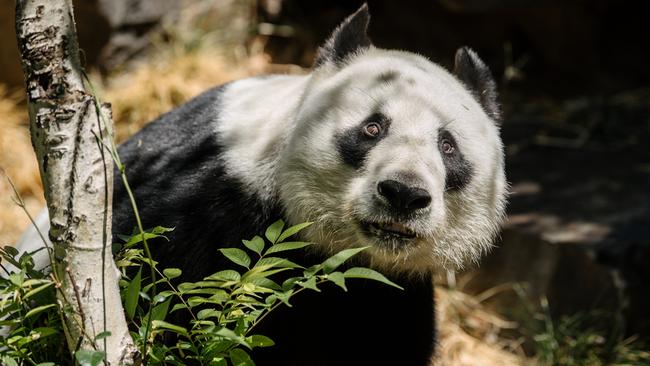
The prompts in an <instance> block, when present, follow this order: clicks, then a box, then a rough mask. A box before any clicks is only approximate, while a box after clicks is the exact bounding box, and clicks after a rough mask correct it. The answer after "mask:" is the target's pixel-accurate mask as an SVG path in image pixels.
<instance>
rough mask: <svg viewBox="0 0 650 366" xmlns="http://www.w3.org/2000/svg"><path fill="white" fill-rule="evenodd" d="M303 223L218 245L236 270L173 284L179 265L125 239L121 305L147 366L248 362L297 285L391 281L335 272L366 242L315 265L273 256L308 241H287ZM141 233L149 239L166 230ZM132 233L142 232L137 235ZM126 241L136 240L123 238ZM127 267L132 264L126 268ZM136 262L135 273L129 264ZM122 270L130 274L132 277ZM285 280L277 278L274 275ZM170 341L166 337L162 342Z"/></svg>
mask: <svg viewBox="0 0 650 366" xmlns="http://www.w3.org/2000/svg"><path fill="white" fill-rule="evenodd" d="M307 226H309V223H304V224H300V225H296V226H292V227H289V228H286V229H285V224H284V222H283V221H281V220H280V221H277V222H275V223H273V224H272V225H271V226H269V227H268V228H267V230H266V231H265V233H264V238H262V237H261V236H255V237H254V238H252V239H250V240H243V241H242V243H243V248H246V249H248V250H249V252H247V251H245V250H244V249H242V248H222V249H219V250H218V251H219V252H220V253H221V254H222V255H224V257H226V258H227V259H228V260H230V261H231V262H232V263H233V264H234V266H233V268H239V270H235V269H224V270H221V271H219V272H216V273H214V274H212V275H210V276H207V277H205V278H204V279H203V280H201V281H198V282H193V283H189V282H183V283H180V284H176V283H175V282H173V281H172V280H174V279H176V278H178V277H179V276H181V274H182V273H181V270H180V269H177V268H166V269H163V270H162V271H161V270H160V269H159V268H158V267H157V263H155V262H154V261H152V260H149V259H148V258H146V256H145V255H144V251H143V250H142V249H137V248H136V247H134V246H133V245H130V244H129V245H123V246H122V248H123V250H122V251H120V253H119V255H118V260H117V263H118V264H119V265H120V268H121V270H122V271H123V273H124V274H125V278H124V279H123V280H122V281H121V287H122V295H123V297H124V303H125V311H126V313H127V315H128V318H129V319H131V320H132V325H133V332H132V336H133V338H134V340H135V341H136V343H138V345H139V347H141V348H142V345H143V344H145V343H146V344H147V347H146V348H147V350H148V352H147V357H145V359H146V362H147V364H149V365H163V364H171V365H183V364H185V363H186V360H196V361H198V362H199V363H202V364H207V365H223V366H227V365H242V366H244V365H254V364H255V363H254V361H253V360H252V359H251V356H250V351H251V350H253V349H255V348H257V347H271V346H273V345H274V343H273V340H272V339H270V338H268V337H266V336H264V335H261V334H257V333H255V332H254V330H255V328H256V327H257V325H258V324H259V323H260V322H261V321H263V320H264V318H265V317H266V316H267V315H268V314H269V313H270V312H272V311H273V310H274V309H276V308H277V307H279V306H282V305H286V306H291V299H292V298H293V296H296V295H297V294H299V293H300V292H302V291H305V290H312V291H320V286H321V285H322V284H324V283H326V282H332V283H334V284H336V285H337V286H339V287H341V288H342V289H343V290H346V291H347V287H346V282H345V281H346V280H347V279H350V278H364V279H369V280H375V281H379V282H383V283H385V284H387V285H391V286H395V287H398V288H401V287H399V286H398V285H396V284H394V283H392V282H391V281H390V280H388V279H387V278H386V277H384V276H383V275H381V274H380V273H378V272H376V271H373V270H371V269H368V268H358V267H355V268H351V269H348V270H347V271H345V272H338V271H336V269H337V268H339V267H340V266H341V265H342V264H343V263H344V262H346V261H347V260H348V259H350V258H351V257H353V256H354V255H356V254H358V253H359V252H361V251H363V250H364V249H366V248H353V249H346V250H343V251H341V252H339V253H337V254H335V255H334V256H332V257H331V258H329V259H327V260H326V261H324V262H323V263H321V264H317V265H314V266H311V267H309V268H305V267H303V266H301V265H300V264H297V263H294V262H292V261H290V260H288V259H286V258H282V257H278V256H277V255H278V254H284V253H286V252H289V251H295V250H300V249H303V248H305V247H307V246H309V245H311V244H312V243H307V242H298V241H285V240H287V239H289V238H290V237H292V236H293V235H295V234H297V233H298V232H299V231H300V230H302V229H304V228H306V227H307ZM157 230H158V231H157V232H156V233H154V232H152V231H148V232H147V239H153V238H156V237H157V236H161V235H162V234H164V232H165V231H164V230H162V229H161V228H158V229H157ZM137 236H141V235H140V234H137ZM123 239H124V240H125V242H126V243H134V242H136V239H133V238H132V237H131V238H123ZM142 265H149V266H152V267H153V269H154V270H155V273H156V274H157V275H156V278H157V279H156V281H155V282H156V284H158V285H159V286H158V289H162V291H159V292H157V293H154V286H152V285H153V283H152V282H151V278H149V277H145V275H144V274H145V273H147V271H144V270H143V269H142ZM128 267H133V268H131V270H129V271H127V268H128ZM136 268H137V271H135V269H136ZM127 273H135V274H134V275H132V278H131V279H130V280H128V279H127V277H126V274H127ZM279 276H281V278H284V279H285V280H284V281H282V283H278V282H277V281H278V279H280V277H279ZM172 313H175V314H177V313H184V315H186V316H187V317H188V318H189V319H191V320H190V321H189V324H182V325H179V324H173V323H172V321H173V320H172V319H176V317H174V316H170V314H172ZM148 327H150V329H151V332H147V329H148ZM163 338H165V339H167V340H169V339H173V340H174V341H173V344H170V342H162V341H161V340H162V339H163Z"/></svg>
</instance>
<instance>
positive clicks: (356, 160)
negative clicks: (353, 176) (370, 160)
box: [334, 113, 390, 169]
mask: <svg viewBox="0 0 650 366" xmlns="http://www.w3.org/2000/svg"><path fill="white" fill-rule="evenodd" d="M371 122H375V123H378V124H379V125H380V126H381V134H380V135H379V136H377V137H374V138H372V137H368V136H366V135H365V134H364V133H363V127H364V126H365V125H367V124H368V123H371ZM389 128H390V119H389V118H388V117H386V116H385V115H383V114H381V113H373V114H372V115H370V116H369V117H368V118H366V119H365V120H364V121H363V122H361V123H360V124H359V125H358V126H355V127H352V128H350V129H348V130H347V131H345V132H343V133H342V134H339V135H337V136H335V137H334V138H335V139H336V146H337V147H338V150H339V154H340V155H341V159H342V160H343V161H344V162H345V163H346V164H348V165H350V166H352V167H353V168H355V169H360V168H361V167H362V166H363V163H364V161H365V159H366V156H367V155H368V152H370V149H372V148H373V146H375V145H376V144H377V142H378V141H379V140H381V139H382V138H384V137H386V135H387V134H388V129H389Z"/></svg>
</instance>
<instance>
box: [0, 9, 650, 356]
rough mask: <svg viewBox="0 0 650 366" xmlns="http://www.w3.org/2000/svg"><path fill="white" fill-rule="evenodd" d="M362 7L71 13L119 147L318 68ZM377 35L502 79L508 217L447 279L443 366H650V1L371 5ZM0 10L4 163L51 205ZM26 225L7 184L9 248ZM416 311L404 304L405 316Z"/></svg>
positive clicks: (5, 14) (0, 205)
mask: <svg viewBox="0 0 650 366" xmlns="http://www.w3.org/2000/svg"><path fill="white" fill-rule="evenodd" d="M361 3H362V1H353V0H328V1H300V0H209V1H208V0H75V1H74V4H75V16H76V21H77V27H78V36H79V41H80V44H81V48H82V49H83V59H84V60H85V64H86V66H87V69H88V71H89V72H90V75H91V79H92V80H94V83H95V84H96V87H97V88H98V90H99V94H100V97H101V98H102V99H103V100H104V101H108V102H111V103H112V105H113V114H114V119H115V123H116V127H117V132H118V133H117V136H118V139H119V140H120V141H122V140H124V139H125V138H127V137H128V136H130V135H132V134H133V133H134V132H135V131H137V130H138V129H140V128H141V127H142V126H143V125H144V124H146V123H147V122H148V121H150V120H151V119H153V118H154V117H156V116H157V115H159V114H160V113H162V112H165V111H167V110H169V109H171V108H172V107H174V106H176V105H178V104H180V103H182V102H184V101H185V100H187V99H188V98H191V97H192V96H195V95H197V94H198V93H200V92H201V91H203V90H205V89H207V88H209V87H210V86H213V85H216V84H220V83H223V82H226V81H229V80H233V79H237V78H242V77H245V76H250V75H257V74H263V73H304V72H308V71H309V67H310V65H311V62H312V59H313V57H314V52H315V50H316V48H317V47H318V45H319V44H320V43H321V42H322V41H323V40H324V39H325V38H326V37H327V35H328V33H329V32H331V31H332V30H333V29H334V27H335V26H336V25H337V24H338V23H339V22H340V21H341V20H342V19H343V18H344V17H345V16H347V15H348V14H350V13H352V12H353V11H354V10H356V9H357V8H358V7H359V6H360V5H361ZM368 3H369V6H370V12H371V14H372V21H371V25H370V31H369V33H370V36H371V38H372V39H373V41H374V43H375V45H377V46H379V47H382V48H398V49H404V50H408V51H412V52H417V53H420V54H423V55H425V56H427V57H429V58H430V59H431V60H433V61H434V62H438V63H440V64H442V65H444V66H446V67H448V68H449V67H451V66H452V61H453V55H454V52H455V50H456V49H457V48H458V47H460V46H463V45H468V46H470V47H472V48H474V49H475V50H476V51H477V52H478V53H479V54H480V55H481V57H482V58H483V59H484V60H485V61H486V63H487V64H488V65H489V66H490V68H491V69H492V71H493V73H494V76H495V78H496V79H497V81H498V83H499V91H500V95H501V102H502V104H503V109H504V116H505V118H504V123H503V126H502V135H503V139H504V142H505V145H506V150H507V176H508V180H509V182H510V183H511V185H512V188H511V192H512V193H511V198H510V204H509V209H508V212H509V219H508V223H507V225H506V227H505V228H504V231H503V233H502V235H501V238H500V240H499V242H498V245H497V246H496V247H495V249H494V250H493V252H492V253H491V254H490V255H489V256H488V257H487V258H485V259H484V260H483V261H482V262H481V264H480V266H478V267H476V268H471V269H468V270H467V271H465V272H463V273H457V274H441V275H440V278H439V286H438V288H437V295H438V297H437V301H438V309H437V310H438V319H439V322H440V360H439V364H441V365H650V347H648V344H649V341H650V291H648V290H649V283H650V42H649V41H648V37H649V36H650V18H649V15H650V2H648V1H643V0H639V1H634V0H628V1H617V0H426V1H425V0H418V1H416V0H401V1H388V0H384V1H379V0H377V1H372V0H371V1H368ZM13 17H14V3H13V1H11V0H0V168H2V169H3V170H4V171H5V172H6V175H8V176H9V177H10V178H11V179H12V180H13V181H14V182H15V185H16V187H17V188H18V190H19V192H20V194H21V195H22V197H23V198H24V199H25V201H26V204H27V209H28V210H29V211H30V212H31V213H32V214H35V213H37V212H38V211H39V210H40V208H41V207H42V205H43V197H42V189H41V187H40V178H39V176H38V167H37V165H36V161H35V158H34V154H33V151H32V147H31V143H30V139H29V133H28V117H27V113H26V109H25V96H24V91H23V75H22V71H21V69H20V63H19V56H18V50H17V47H16V41H15V34H14V20H13ZM27 224H28V219H27V217H26V215H25V214H24V212H23V211H22V209H21V208H19V207H18V206H17V205H16V204H15V203H14V202H13V201H12V195H11V187H10V186H9V184H8V182H7V180H6V179H5V178H4V177H2V179H0V245H12V244H13V243H14V242H15V240H16V239H17V238H18V237H19V235H20V233H21V231H22V230H23V229H24V228H25V227H26V226H27ZM403 310H404V311H408V310H407V309H403Z"/></svg>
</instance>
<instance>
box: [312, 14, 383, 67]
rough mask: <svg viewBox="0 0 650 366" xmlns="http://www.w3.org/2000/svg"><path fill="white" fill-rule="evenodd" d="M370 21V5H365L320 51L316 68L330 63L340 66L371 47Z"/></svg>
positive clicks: (336, 31)
mask: <svg viewBox="0 0 650 366" xmlns="http://www.w3.org/2000/svg"><path fill="white" fill-rule="evenodd" d="M369 21H370V13H369V12H368V4H366V3H364V4H363V5H361V7H360V8H359V10H357V11H356V12H355V13H354V14H352V15H350V16H349V17H347V18H346V19H345V20H344V21H343V23H341V24H340V25H339V26H338V27H337V28H336V30H334V32H332V35H331V36H330V38H329V39H328V40H327V41H326V42H325V44H324V45H323V46H322V47H321V48H319V49H318V55H317V56H316V60H315V61H314V67H318V66H321V65H324V64H326V63H328V62H333V63H334V64H336V65H337V66H338V65H340V64H341V63H342V62H343V61H344V60H345V58H346V57H348V56H350V55H351V54H354V53H355V52H358V51H361V50H363V49H366V48H368V47H370V46H371V45H372V42H370V38H368V22H369Z"/></svg>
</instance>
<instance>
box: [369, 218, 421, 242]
mask: <svg viewBox="0 0 650 366" xmlns="http://www.w3.org/2000/svg"><path fill="white" fill-rule="evenodd" d="M361 228H362V229H363V231H364V232H365V233H366V234H368V235H371V236H376V237H379V238H382V239H414V238H415V237H416V233H415V231H413V230H411V229H410V228H408V227H407V226H406V225H404V224H400V223H398V222H385V223H384V222H368V221H362V222H361Z"/></svg>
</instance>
